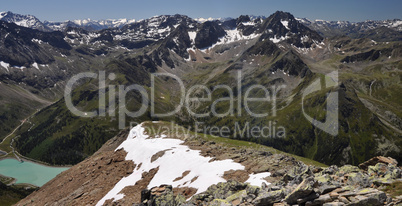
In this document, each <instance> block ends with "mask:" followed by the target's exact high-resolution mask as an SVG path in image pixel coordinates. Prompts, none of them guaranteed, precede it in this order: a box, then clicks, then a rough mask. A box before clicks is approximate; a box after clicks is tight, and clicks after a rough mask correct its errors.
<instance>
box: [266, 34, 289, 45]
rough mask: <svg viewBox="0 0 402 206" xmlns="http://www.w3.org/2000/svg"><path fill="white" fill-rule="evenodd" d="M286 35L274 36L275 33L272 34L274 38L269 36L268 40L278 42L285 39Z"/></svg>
mask: <svg viewBox="0 0 402 206" xmlns="http://www.w3.org/2000/svg"><path fill="white" fill-rule="evenodd" d="M287 38H288V37H287V36H286V37H285V36H281V37H279V38H278V37H276V35H275V36H274V38H269V40H270V41H272V42H274V43H279V42H281V41H283V40H286V39H287Z"/></svg>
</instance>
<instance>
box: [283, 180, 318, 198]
mask: <svg viewBox="0 0 402 206" xmlns="http://www.w3.org/2000/svg"><path fill="white" fill-rule="evenodd" d="M314 184H315V180H314V178H312V177H310V178H307V179H304V180H303V182H302V183H300V184H299V185H298V186H297V187H296V189H294V190H293V191H292V192H291V193H290V194H288V195H287V196H286V198H285V200H284V201H285V202H287V203H289V204H295V203H297V200H298V199H300V198H303V197H306V196H308V195H309V194H311V192H313V189H314Z"/></svg>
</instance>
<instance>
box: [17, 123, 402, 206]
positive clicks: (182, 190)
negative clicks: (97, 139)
mask: <svg viewBox="0 0 402 206" xmlns="http://www.w3.org/2000/svg"><path fill="white" fill-rule="evenodd" d="M147 124H148V125H149V123H147ZM153 124H154V123H153ZM127 135H128V130H124V131H122V132H120V134H119V135H117V136H116V137H114V138H112V139H111V140H109V141H108V142H107V143H106V144H105V145H104V146H103V147H102V148H101V149H100V150H99V151H98V152H96V153H95V154H94V155H93V156H92V157H90V158H88V159H86V160H84V161H83V162H81V163H79V164H77V165H75V166H73V167H72V168H71V169H69V170H67V171H65V172H63V173H61V174H60V175H58V176H57V177H56V178H55V179H53V180H51V181H50V182H49V183H47V184H45V185H44V186H43V187H42V188H40V189H39V190H38V191H36V192H34V193H32V194H31V195H30V196H28V197H27V198H25V199H23V200H22V201H20V202H19V203H18V204H17V205H60V204H61V205H65V204H78V205H95V204H97V203H98V201H99V200H100V199H101V198H102V197H104V196H105V195H106V194H107V193H108V191H110V190H111V189H112V188H113V187H114V185H115V184H117V183H118V182H119V181H120V180H122V179H123V178H125V177H128V176H129V175H130V174H132V173H133V172H138V170H135V168H139V167H141V164H142V163H138V162H133V161H130V160H127V159H126V158H125V156H126V155H127V152H126V151H125V150H122V149H119V150H116V148H117V147H118V146H119V145H120V144H121V143H122V142H123V141H124V140H125V138H126V137H127ZM149 138H151V139H152V138H157V135H155V136H154V135H152V136H150V137H149ZM166 138H173V139H177V138H179V139H182V140H185V142H184V144H185V145H187V146H188V147H189V148H191V149H194V150H199V151H200V152H201V153H200V154H201V155H202V156H205V157H211V158H212V159H211V160H210V161H217V160H225V159H231V160H233V161H234V162H236V163H240V164H242V165H243V166H244V167H245V169H244V170H230V171H227V172H225V174H224V175H223V178H224V179H225V180H226V181H227V182H220V183H218V184H213V185H211V186H209V188H208V189H207V190H206V191H205V192H201V193H198V194H196V191H197V190H196V189H195V188H189V187H172V186H171V185H160V186H157V187H152V188H149V187H148V185H149V183H150V182H151V181H152V179H153V178H154V176H155V174H156V173H157V172H158V170H159V168H154V169H152V170H150V171H149V172H144V173H143V174H142V178H141V180H140V181H138V182H136V183H135V184H134V183H133V185H132V186H127V187H125V188H124V189H123V190H122V191H121V193H123V194H124V197H123V198H122V199H119V200H117V201H113V199H111V200H110V199H109V200H107V201H105V202H104V204H102V205H141V206H144V205H294V204H298V205H367V204H371V205H396V204H399V203H401V201H402V198H401V196H395V195H391V194H388V193H385V192H383V191H382V190H383V189H384V188H385V187H386V186H388V185H391V184H401V177H402V176H401V171H402V169H401V168H400V167H398V166H397V162H396V160H394V159H392V158H386V157H376V158H373V159H371V160H369V161H367V162H365V163H363V164H361V165H360V167H361V168H362V169H361V168H359V167H357V166H351V165H345V166H342V167H337V166H334V165H333V166H330V167H319V166H314V165H307V164H305V163H303V162H301V161H298V160H296V159H295V158H294V157H291V156H289V155H287V154H278V153H277V152H275V151H274V150H270V149H269V148H267V147H257V148H256V147H254V146H253V145H251V144H249V145H250V146H240V147H239V146H231V143H228V142H224V141H223V139H222V138H218V137H216V138H214V139H205V138H201V137H194V136H185V137H184V136H183V137H178V136H175V135H168V136H167V137H166ZM163 155H164V152H163V153H157V154H155V155H154V156H152V158H150V160H149V161H151V162H153V161H155V160H156V159H158V158H160V157H161V156H163ZM171 164H175V163H174V162H171ZM204 169H206V170H208V168H204ZM266 172H269V173H271V175H270V176H267V177H265V178H264V180H266V181H267V182H269V183H271V184H266V183H262V185H261V186H252V185H250V184H249V183H245V181H246V180H247V179H248V178H249V175H251V174H254V175H256V174H257V175H258V174H263V173H266ZM187 174H188V172H186V171H183V175H182V177H178V178H177V180H179V179H180V178H183V177H185V176H186V175H187ZM50 193H51V194H52V195H49V194H50ZM194 194H195V195H194ZM398 195H400V194H398Z"/></svg>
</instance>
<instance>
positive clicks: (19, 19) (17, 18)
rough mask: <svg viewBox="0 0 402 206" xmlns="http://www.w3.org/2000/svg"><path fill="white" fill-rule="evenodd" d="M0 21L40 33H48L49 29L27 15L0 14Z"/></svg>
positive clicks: (33, 17)
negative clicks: (36, 30) (39, 31)
mask: <svg viewBox="0 0 402 206" xmlns="http://www.w3.org/2000/svg"><path fill="white" fill-rule="evenodd" d="M0 20H2V21H6V22H9V23H15V24H17V25H18V26H23V27H28V28H32V29H38V30H41V31H50V29H49V28H47V27H46V26H45V25H44V24H43V23H42V22H41V21H40V20H39V19H38V18H36V17H35V16H33V15H29V14H28V15H21V14H14V13H12V12H10V11H7V12H1V13H0Z"/></svg>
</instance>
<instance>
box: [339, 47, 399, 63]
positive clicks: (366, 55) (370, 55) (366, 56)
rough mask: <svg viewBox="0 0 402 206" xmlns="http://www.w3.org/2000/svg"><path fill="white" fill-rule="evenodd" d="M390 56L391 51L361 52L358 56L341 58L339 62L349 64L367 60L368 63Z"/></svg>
mask: <svg viewBox="0 0 402 206" xmlns="http://www.w3.org/2000/svg"><path fill="white" fill-rule="evenodd" d="M391 55H392V49H389V48H387V49H382V50H374V49H372V50H370V51H368V52H363V53H359V54H355V55H352V56H347V57H345V58H343V59H342V60H341V62H346V63H350V62H359V61H365V60H369V61H375V60H377V59H378V58H380V56H386V57H388V56H391Z"/></svg>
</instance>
